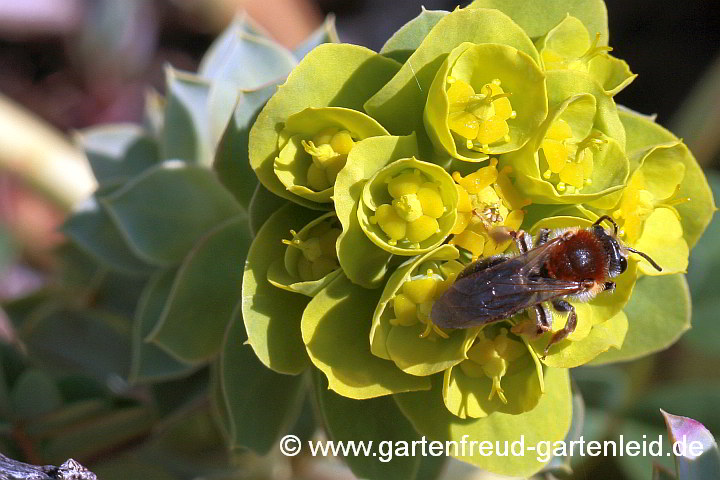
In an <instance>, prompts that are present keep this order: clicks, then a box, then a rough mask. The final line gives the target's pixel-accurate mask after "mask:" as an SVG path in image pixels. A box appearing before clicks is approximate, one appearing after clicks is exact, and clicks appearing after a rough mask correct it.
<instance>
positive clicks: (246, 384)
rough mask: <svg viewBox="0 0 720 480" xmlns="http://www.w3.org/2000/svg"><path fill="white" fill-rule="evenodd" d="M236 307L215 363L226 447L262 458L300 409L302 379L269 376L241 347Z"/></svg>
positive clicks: (242, 335) (245, 347)
mask: <svg viewBox="0 0 720 480" xmlns="http://www.w3.org/2000/svg"><path fill="white" fill-rule="evenodd" d="M241 315H242V311H241V309H240V304H238V306H237V308H236V309H235V312H234V314H233V321H232V324H231V325H230V327H229V329H228V331H227V336H226V337H225V344H224V345H223V349H222V352H221V354H220V359H219V367H220V372H219V373H220V391H219V392H218V394H219V395H221V396H222V398H221V399H220V404H221V405H222V408H224V409H225V412H226V415H227V418H228V421H229V432H228V433H229V447H230V448H232V449H236V448H241V447H247V448H251V449H252V450H254V451H255V452H257V453H258V454H260V455H265V454H266V453H268V452H269V451H270V450H271V449H272V448H273V447H275V445H276V444H277V441H278V438H279V437H280V435H282V434H283V433H284V432H286V431H287V430H288V428H290V426H291V425H292V422H294V420H295V418H296V417H297V414H298V412H299V410H300V406H301V401H302V398H303V394H304V389H303V388H302V387H303V385H304V377H303V376H301V375H295V376H293V375H281V374H279V373H275V372H273V371H272V370H270V369H269V368H267V367H266V366H265V365H263V364H262V363H261V362H260V360H258V358H257V356H256V355H255V352H253V350H252V348H251V347H250V346H249V345H247V344H246V343H245V342H246V341H247V334H246V333H245V325H244V324H243V321H242V316H241Z"/></svg>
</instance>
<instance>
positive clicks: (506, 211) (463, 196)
mask: <svg viewBox="0 0 720 480" xmlns="http://www.w3.org/2000/svg"><path fill="white" fill-rule="evenodd" d="M497 164H498V161H497V159H495V158H491V159H490V165H488V166H486V167H483V168H480V169H478V170H477V171H475V172H474V173H471V174H469V175H466V176H465V177H463V176H462V175H460V173H459V172H453V174H452V177H453V180H455V182H456V183H457V189H458V200H459V201H458V209H457V210H458V215H457V220H456V221H455V225H454V226H453V229H452V230H451V233H452V234H453V237H452V238H451V239H450V242H449V243H450V244H452V245H455V246H457V247H460V248H462V249H464V250H467V251H468V252H470V253H471V254H472V257H473V259H477V258H479V257H481V256H488V255H495V254H497V253H501V252H503V251H505V249H507V247H508V246H509V245H510V241H509V240H508V241H501V242H498V241H497V240H496V238H494V237H495V236H494V235H493V233H494V232H496V231H497V229H498V228H505V227H507V228H510V229H512V230H515V229H517V228H519V227H520V224H521V223H522V220H523V218H524V211H523V210H522V209H523V208H524V207H525V206H527V205H529V204H530V200H529V199H528V198H526V197H524V196H523V195H522V194H521V192H520V191H519V190H518V189H517V188H515V185H514V184H513V182H512V180H511V178H510V174H511V173H512V169H511V168H510V167H504V168H503V169H502V170H501V171H498V169H497Z"/></svg>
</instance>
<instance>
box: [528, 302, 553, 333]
mask: <svg viewBox="0 0 720 480" xmlns="http://www.w3.org/2000/svg"><path fill="white" fill-rule="evenodd" d="M533 310H534V311H535V326H536V327H537V334H538V335H539V334H541V333H545V332H547V331H548V330H550V329H551V328H552V320H553V317H552V313H550V310H549V309H548V308H547V307H546V306H545V305H543V304H541V303H538V304H537V305H535V306H534V307H533Z"/></svg>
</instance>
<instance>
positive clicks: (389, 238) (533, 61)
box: [0, 0, 715, 480]
mask: <svg viewBox="0 0 720 480" xmlns="http://www.w3.org/2000/svg"><path fill="white" fill-rule="evenodd" d="M595 34H597V37H595ZM593 39H595V41H593ZM336 40H337V36H336V33H335V31H334V25H333V20H332V18H329V19H328V20H327V21H326V23H325V24H324V25H323V26H322V27H321V28H320V29H318V30H317V31H316V32H314V33H313V35H312V36H311V37H310V38H309V39H308V40H307V42H305V43H303V44H302V45H301V46H299V47H298V48H297V49H296V50H295V51H293V52H291V51H289V50H287V49H285V48H283V47H281V46H279V45H277V44H276V43H274V42H273V41H272V40H271V39H269V38H268V37H267V36H266V35H265V33H264V32H263V30H262V29H261V28H259V27H258V26H257V25H255V24H253V23H252V22H251V21H250V20H249V19H248V18H247V17H246V16H244V15H241V16H238V18H236V19H235V21H234V22H233V23H232V25H230V26H229V27H228V29H227V30H226V31H225V32H224V33H223V34H222V35H221V36H220V37H219V38H218V39H217V40H216V42H215V43H214V44H213V45H212V47H211V48H210V50H209V51H208V53H207V54H206V56H205V58H204V59H203V60H202V62H201V65H200V68H199V72H198V73H197V74H191V73H188V72H181V71H178V70H174V69H172V68H171V67H168V69H167V88H166V93H165V97H161V96H159V95H158V94H152V95H151V96H149V97H148V105H147V111H146V122H145V125H144V126H142V127H141V126H130V125H117V126H109V127H101V128H95V129H91V130H89V131H86V132H83V133H81V134H80V135H79V136H78V139H79V143H80V144H81V145H82V147H83V148H84V149H85V151H86V154H87V156H88V158H89V160H90V163H91V166H92V168H93V171H94V173H95V175H96V177H97V180H98V183H99V188H98V190H97V191H96V192H95V193H94V195H93V196H92V197H91V198H90V199H88V200H87V201H86V202H84V203H83V204H82V205H79V206H78V207H77V208H76V210H75V211H74V212H73V214H72V215H71V216H70V218H68V220H67V221H66V222H65V225H64V227H63V231H64V232H65V233H66V234H67V236H68V239H69V242H68V244H67V245H66V246H65V247H64V248H63V250H62V251H61V252H60V253H59V257H60V258H61V259H62V260H63V267H62V269H61V272H60V275H58V278H57V279H56V281H55V282H53V283H52V284H51V285H50V286H49V287H48V288H47V289H45V290H43V291H42V292H39V293H38V294H36V295H33V296H31V297H28V298H25V299H21V300H17V301H15V302H12V303H11V304H9V305H7V306H6V311H7V313H8V316H9V317H10V320H11V322H12V324H13V325H14V326H15V328H16V329H17V333H18V340H19V341H20V342H21V343H22V345H23V346H24V348H25V349H26V350H27V354H28V356H27V358H26V357H23V356H22V355H20V354H19V353H18V352H17V351H15V350H13V349H11V348H7V349H3V351H2V356H3V361H2V363H0V365H1V366H2V369H1V370H0V420H2V422H3V423H2V426H3V427H4V426H5V424H6V423H7V424H8V425H9V426H8V428H7V429H6V430H8V431H9V429H12V428H19V427H22V428H24V429H25V433H26V434H27V435H28V436H29V438H30V439H31V441H32V442H33V445H37V446H39V448H40V453H41V455H42V458H43V459H47V461H53V462H57V461H58V459H60V461H62V459H61V457H63V456H67V457H69V456H72V457H74V458H79V459H80V460H83V459H85V458H88V459H92V458H97V457H99V456H100V455H101V454H102V453H103V452H110V451H113V450H114V449H116V448H118V447H119V446H121V445H123V444H126V443H128V442H132V441H134V440H137V442H136V443H137V448H134V449H133V450H132V451H131V452H124V453H123V455H122V457H119V458H121V459H122V461H121V460H119V459H118V458H115V459H112V460H110V461H107V462H105V463H104V465H103V464H101V465H98V467H99V468H98V471H99V472H102V474H103V475H106V477H107V478H111V479H112V478H121V477H120V475H121V473H120V472H121V471H122V468H123V466H126V468H127V469H128V470H127V471H129V472H133V473H132V475H136V476H138V478H139V477H141V476H143V477H147V478H161V479H172V478H177V479H185V478H188V479H189V478H233V476H236V475H238V474H239V470H240V469H239V468H238V465H244V466H247V470H245V471H243V475H246V476H252V467H250V466H251V465H253V462H255V461H257V458H258V457H256V456H255V454H260V455H265V456H266V457H265V459H266V460H267V459H270V461H272V459H273V453H272V452H273V450H274V447H275V445H276V444H277V441H278V439H279V438H280V437H281V436H283V435H284V434H286V433H287V432H289V431H291V428H293V425H296V427H295V429H294V430H292V431H293V432H296V431H298V432H301V433H302V436H303V438H308V437H310V436H312V435H313V433H314V428H315V427H316V423H315V420H319V419H321V420H322V422H323V423H324V426H325V430H326V432H327V434H328V435H329V437H330V438H331V439H333V440H346V441H347V440H355V441H358V440H371V441H374V442H375V443H376V444H377V443H380V442H382V441H388V440H403V441H406V442H412V441H414V440H418V439H419V438H420V437H421V436H426V437H427V439H428V440H429V441H441V442H445V441H448V442H460V441H461V440H462V439H463V438H466V437H465V436H467V438H469V439H470V440H490V441H493V442H495V441H500V442H502V441H504V440H507V441H508V442H513V441H516V440H518V439H519V438H520V435H524V436H525V442H526V443H527V444H528V445H532V444H536V443H538V442H540V441H548V442H554V441H558V440H561V439H563V438H565V439H569V440H571V439H575V438H577V437H578V436H579V435H580V433H581V432H583V431H584V432H585V433H586V436H589V437H593V436H595V437H597V438H602V437H603V436H604V435H608V436H612V435H615V434H617V433H618V432H624V433H626V434H627V435H628V436H630V437H637V436H638V434H640V432H642V429H643V428H645V427H647V426H648V425H647V421H646V419H643V418H642V415H639V414H638V413H637V412H632V411H631V410H632V409H629V408H626V407H627V405H628V399H629V398H631V393H630V388H629V385H631V384H632V380H633V379H634V378H635V377H633V376H632V375H636V373H634V372H635V371H633V372H630V373H627V374H626V373H624V372H623V371H622V370H619V369H614V370H613V367H603V368H602V369H595V370H587V369H576V368H575V367H580V366H582V365H586V364H608V363H613V362H618V361H628V360H633V359H638V358H641V357H646V356H648V355H650V354H652V353H655V352H658V351H660V350H663V349H665V348H667V347H669V346H670V345H671V344H672V343H674V342H675V341H676V340H677V339H678V337H679V336H680V335H681V334H682V333H683V332H684V331H685V330H687V329H688V328H689V326H690V296H689V292H688V288H687V283H686V281H685V276H684V272H685V270H686V268H687V266H688V256H689V254H690V249H691V248H692V247H693V246H694V245H695V244H696V243H697V242H698V240H699V239H700V237H701V235H702V234H703V232H704V230H705V229H706V227H707V226H708V224H709V223H710V220H711V218H712V214H713V212H714V209H715V204H714V202H713V199H712V192H711V190H710V188H709V186H708V183H707V180H706V179H705V176H704V174H703V172H702V170H701V169H700V167H699V166H698V165H697V162H696V161H695V159H694V158H693V156H692V154H691V153H690V152H689V150H688V149H687V147H686V146H685V145H684V144H683V143H682V141H681V140H679V139H677V138H676V137H675V136H673V135H672V134H671V133H670V132H668V131H667V130H664V129H663V128H662V127H660V126H658V125H657V124H656V123H655V122H654V119H652V118H649V117H645V116H642V115H640V114H637V113H635V112H631V111H629V110H626V109H622V108H618V106H617V104H616V103H615V100H614V98H613V96H614V95H615V94H616V93H618V92H619V91H620V90H621V89H622V88H624V87H625V86H627V85H628V84H629V83H630V82H631V81H632V80H633V78H634V75H633V74H632V72H631V71H630V70H629V68H628V66H627V65H626V64H625V63H624V62H623V61H622V60H619V59H616V58H614V57H611V56H609V55H608V54H607V48H606V47H605V46H606V45H607V41H608V31H607V16H606V12H605V6H604V4H603V3H602V2H601V1H599V0H573V1H570V2H567V1H555V0H553V1H531V2H517V1H504V2H498V1H494V0H487V1H485V0H476V1H475V2H473V3H472V4H471V5H470V6H468V7H466V8H462V9H456V10H454V11H453V12H444V11H427V10H424V9H423V10H422V12H421V13H420V15H419V16H418V17H417V18H415V19H413V20H412V21H410V22H409V23H408V24H407V25H405V26H404V27H402V28H401V29H400V30H398V32H396V33H395V34H394V35H392V36H391V38H390V39H389V40H388V42H387V43H386V45H385V46H384V47H383V49H382V50H381V51H380V52H379V53H375V52H373V51H371V50H368V49H366V48H363V47H359V46H356V45H350V44H338V43H333V42H335V41H336ZM326 42H330V43H327V44H324V43H326ZM321 44H322V45H321ZM280 84H282V85H280ZM278 86H280V87H278ZM602 215H609V216H611V217H612V218H614V219H615V220H616V221H617V222H618V223H619V225H620V228H621V231H620V232H619V240H620V241H621V243H622V244H623V245H627V246H629V247H633V248H636V249H638V250H640V251H643V252H645V253H648V254H650V255H651V256H652V257H653V258H654V259H655V260H656V261H657V262H658V263H659V264H660V265H661V266H662V267H663V271H662V272H657V271H655V270H654V269H652V268H651V267H649V266H648V265H647V263H646V261H645V260H644V259H642V257H639V256H630V257H629V268H628V269H627V271H626V272H624V273H623V274H622V275H621V276H619V277H618V278H616V279H615V281H616V283H617V291H616V292H615V293H614V294H612V295H610V294H608V293H605V294H600V295H599V296H597V297H596V298H595V299H593V300H592V301H591V302H586V303H583V302H579V301H575V300H572V303H573V305H574V306H575V308H576V310H577V312H578V317H579V320H578V328H577V329H576V330H575V332H573V333H572V334H571V335H569V336H568V337H567V338H565V339H563V340H562V341H560V342H558V343H557V344H556V345H553V346H552V347H551V348H549V349H547V351H546V348H547V346H548V345H549V343H548V342H549V339H550V335H551V334H552V333H555V332H558V331H559V330H560V329H561V328H563V326H564V325H565V323H566V321H567V316H566V315H564V314H554V316H553V326H552V331H551V332H547V333H545V334H543V335H533V333H534V331H533V332H531V330H532V329H535V331H536V330H537V329H536V328H535V326H534V324H533V322H532V320H531V319H530V318H528V316H527V315H526V314H525V313H520V314H517V315H514V316H512V317H509V318H507V319H503V320H502V321H499V322H495V323H494V324H492V325H484V326H475V327H473V328H461V329H454V330H453V329H443V328H440V327H439V326H438V325H436V324H435V323H434V322H433V313H432V312H433V303H434V302H435V301H436V300H437V299H438V298H439V297H440V296H441V295H442V294H443V292H444V291H446V290H447V289H448V288H450V287H451V285H452V284H453V282H454V281H455V279H456V278H457V276H458V275H459V274H460V272H461V271H462V270H463V269H464V268H465V267H466V266H467V265H468V264H469V263H470V262H471V261H473V260H477V259H479V258H484V257H490V256H493V255H498V254H505V253H511V252H512V248H513V247H512V244H513V242H512V241H511V240H510V239H509V238H508V236H507V235H505V234H504V233H506V232H507V231H508V230H520V229H523V230H525V231H528V232H530V233H535V232H537V230H538V229H540V228H550V229H557V228H574V227H581V228H583V227H588V226H589V225H591V224H592V223H593V222H594V221H596V220H597V219H598V218H599V217H600V216H602ZM699 245H700V247H701V250H700V251H699V252H700V255H703V249H702V247H703V244H702V243H700V244H699ZM628 255H630V254H629V253H628ZM707 255H708V257H707V258H710V254H707ZM710 263H711V262H710V260H708V264H710ZM698 275H699V277H698V278H701V279H704V281H707V279H711V278H713V277H712V275H713V273H712V272H711V271H710V270H709V269H708V270H705V271H704V272H700V273H699V274H698ZM707 301H708V302H710V303H711V304H712V305H714V303H712V301H711V300H707ZM712 305H711V306H709V307H708V309H709V310H708V311H713V310H712ZM571 368H572V369H573V372H575V373H574V375H575V380H576V381H577V385H578V387H577V388H575V387H573V388H572V389H571V381H570V371H569V369H571ZM637 368H638V369H639V368H640V367H637ZM576 370H578V371H577V372H576ZM70 374H72V376H70ZM637 375H638V376H639V374H637ZM78 379H83V380H78ZM310 384H312V385H310ZM581 391H583V392H584V393H585V399H586V401H588V405H587V408H585V406H584V404H583V400H582V397H581V394H580V392H581ZM309 392H312V395H311V397H312V401H313V403H312V405H313V406H314V407H316V412H315V414H316V415H317V418H311V417H312V415H311V413H309V408H305V409H303V411H302V413H301V407H302V406H303V402H305V401H306V400H307V398H308V396H309V395H308V394H309ZM588 392H589V393H588ZM671 400H672V401H671ZM671 400H668V403H669V407H668V408H670V407H671V406H674V405H673V402H675V401H678V399H674V400H673V399H671ZM305 406H306V407H307V405H305ZM653 408H654V407H653ZM673 411H675V410H673ZM677 411H682V410H681V409H678V410H677ZM299 416H300V419H299V420H298V417H299ZM624 416H627V418H625V417H624ZM616 417H617V418H623V419H624V420H625V421H621V422H619V423H618V425H619V426H618V427H617V429H616V430H617V431H612V432H607V431H606V430H605V429H604V424H605V423H608V422H609V419H610V418H616ZM296 421H297V422H298V423H297V424H296ZM652 428H656V429H658V428H659V427H657V426H654V427H652ZM0 431H1V430H0ZM5 437H7V435H5ZM138 439H140V440H138ZM5 440H7V439H5ZM708 445H709V444H708ZM248 450H250V451H252V452H254V453H247V451H248ZM710 450H711V449H708V451H710ZM450 453H451V456H453V457H455V458H458V459H460V460H462V461H465V462H467V463H469V464H472V465H475V466H478V467H480V468H482V469H485V470H488V471H491V472H495V473H499V474H502V475H514V476H518V475H520V476H526V477H527V476H532V475H534V474H536V473H538V472H541V474H542V475H545V474H547V475H554V474H558V475H559V474H563V473H565V474H567V472H568V471H569V470H570V469H571V466H572V463H571V460H570V459H568V458H555V459H552V461H551V460H550V459H549V458H547V459H545V460H543V461H541V460H538V458H536V456H534V455H525V456H509V457H502V456H489V457H488V456H484V455H481V454H479V452H474V453H470V452H462V451H455V452H452V451H451V452H450ZM346 460H347V463H348V465H349V467H350V468H351V470H352V471H353V473H355V474H356V475H357V476H359V477H362V478H368V479H372V480H374V479H380V478H399V479H403V478H406V479H431V478H436V477H437V475H438V474H439V471H440V469H441V468H442V465H443V463H444V459H434V458H422V459H421V458H420V457H419V456H414V457H413V456H406V457H399V456H398V457H397V458H395V459H394V460H393V461H392V462H387V463H386V462H382V461H380V460H379V459H378V458H377V457H362V456H354V457H348V458H347V459H346ZM262 461H263V460H261V461H260V463H262ZM680 461H682V460H680ZM620 462H622V463H621V464H620V468H621V469H622V470H624V471H626V472H639V471H640V465H639V463H637V462H636V461H635V460H633V459H624V460H620ZM645 471H646V472H647V469H646V470H645ZM248 472H250V473H249V474H248ZM662 474H663V473H662V472H661V470H657V475H662Z"/></svg>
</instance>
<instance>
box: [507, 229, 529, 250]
mask: <svg viewBox="0 0 720 480" xmlns="http://www.w3.org/2000/svg"><path fill="white" fill-rule="evenodd" d="M508 234H509V235H510V236H511V237H512V238H513V239H514V240H515V245H517V249H518V251H519V252H520V253H527V252H528V251H530V250H532V248H533V242H532V237H531V236H530V234H529V233H527V232H525V231H524V230H518V231H515V230H511V231H510V232H509V233H508Z"/></svg>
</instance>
